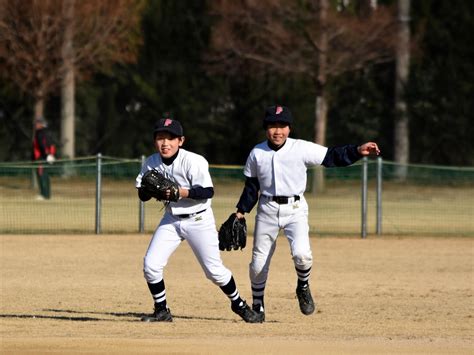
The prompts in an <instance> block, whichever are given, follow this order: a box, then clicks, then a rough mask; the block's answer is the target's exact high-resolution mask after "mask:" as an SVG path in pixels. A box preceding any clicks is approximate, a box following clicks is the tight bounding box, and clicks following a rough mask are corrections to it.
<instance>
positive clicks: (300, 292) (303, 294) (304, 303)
mask: <svg viewBox="0 0 474 355" xmlns="http://www.w3.org/2000/svg"><path fill="white" fill-rule="evenodd" d="M296 296H297V297H298V302H299V304H300V311H301V313H303V314H305V315H310V314H312V313H313V312H314V310H315V308H316V307H315V305H314V301H313V297H311V291H310V289H309V286H306V287H304V288H303V287H298V288H297V289H296Z"/></svg>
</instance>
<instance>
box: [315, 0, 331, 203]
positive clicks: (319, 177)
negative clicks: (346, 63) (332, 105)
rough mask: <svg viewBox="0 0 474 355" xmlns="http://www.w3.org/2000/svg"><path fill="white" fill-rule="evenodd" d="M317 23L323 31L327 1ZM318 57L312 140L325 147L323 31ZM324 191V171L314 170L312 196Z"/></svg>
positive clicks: (325, 103)
mask: <svg viewBox="0 0 474 355" xmlns="http://www.w3.org/2000/svg"><path fill="white" fill-rule="evenodd" d="M319 5H320V11H319V21H320V24H321V28H323V29H324V27H325V26H324V24H325V23H326V18H327V10H328V1H327V0H320V1H319ZM319 48H320V52H319V57H318V77H317V79H316V87H317V88H316V89H317V94H316V103H315V106H316V108H315V121H314V139H315V142H316V143H317V144H321V145H326V127H327V113H328V105H327V100H326V95H325V86H326V80H327V77H326V66H327V48H328V38H327V32H326V31H325V30H322V31H321V35H320V37H319ZM323 190H324V170H323V167H322V166H317V167H316V168H315V174H314V178H313V189H312V192H313V194H315V193H317V192H319V191H323Z"/></svg>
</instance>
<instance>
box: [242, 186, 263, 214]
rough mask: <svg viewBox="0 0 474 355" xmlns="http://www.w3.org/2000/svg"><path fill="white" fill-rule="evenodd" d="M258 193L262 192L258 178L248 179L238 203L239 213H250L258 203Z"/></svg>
mask: <svg viewBox="0 0 474 355" xmlns="http://www.w3.org/2000/svg"><path fill="white" fill-rule="evenodd" d="M258 191H260V183H259V182H258V178H256V177H247V179H246V180H245V186H244V190H243V191H242V195H240V199H239V202H238V203H237V206H236V207H237V211H239V212H241V213H243V212H250V211H251V210H252V208H253V207H254V206H255V205H256V204H257V202H258Z"/></svg>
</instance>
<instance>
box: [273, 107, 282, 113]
mask: <svg viewBox="0 0 474 355" xmlns="http://www.w3.org/2000/svg"><path fill="white" fill-rule="evenodd" d="M282 112H283V107H281V106H277V107H276V112H275V114H277V115H279V114H280V113H282Z"/></svg>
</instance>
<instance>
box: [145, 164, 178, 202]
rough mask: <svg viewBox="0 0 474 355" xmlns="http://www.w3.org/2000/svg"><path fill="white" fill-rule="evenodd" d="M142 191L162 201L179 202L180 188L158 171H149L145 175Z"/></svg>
mask: <svg viewBox="0 0 474 355" xmlns="http://www.w3.org/2000/svg"><path fill="white" fill-rule="evenodd" d="M140 188H141V189H143V190H144V191H145V192H146V194H148V195H149V196H151V197H154V198H156V199H157V200H160V201H166V202H171V201H172V202H176V201H178V200H179V186H178V184H177V183H176V182H174V181H173V180H170V179H168V178H167V177H166V176H164V175H163V174H162V173H160V172H159V171H158V170H154V169H153V170H148V171H147V172H146V173H145V174H143V177H142V182H141V186H140Z"/></svg>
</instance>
